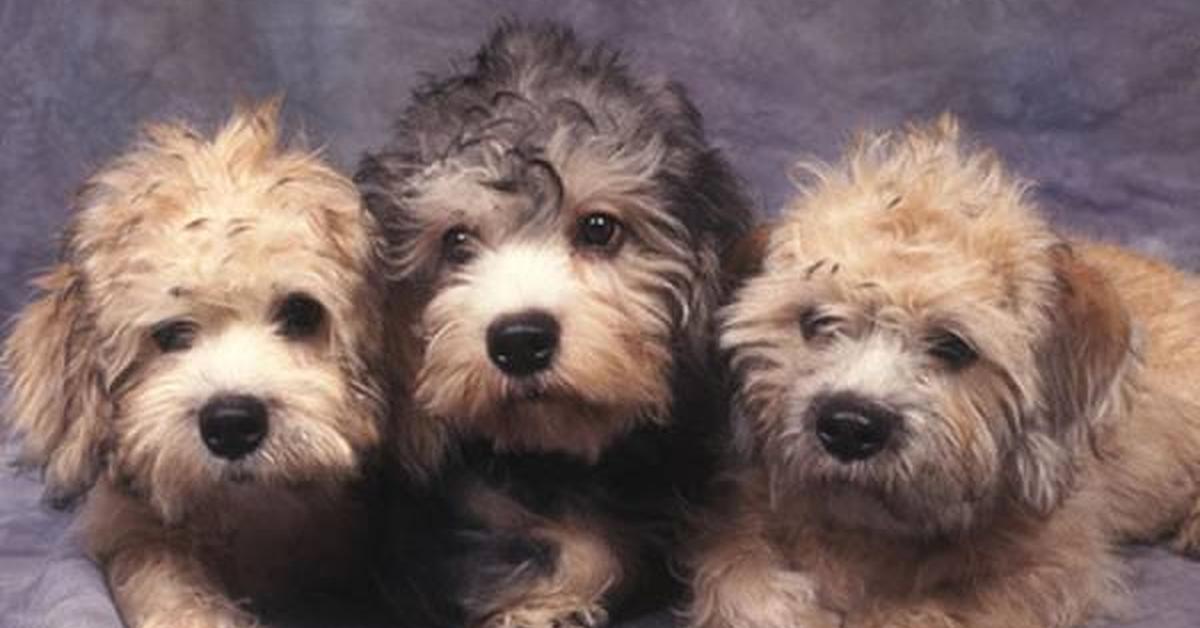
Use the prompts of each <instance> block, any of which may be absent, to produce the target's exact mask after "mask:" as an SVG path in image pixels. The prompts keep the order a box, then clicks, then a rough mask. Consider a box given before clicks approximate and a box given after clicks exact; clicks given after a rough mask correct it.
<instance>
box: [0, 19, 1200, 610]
mask: <svg viewBox="0 0 1200 628" xmlns="http://www.w3.org/2000/svg"><path fill="white" fill-rule="evenodd" d="M501 15H517V16H526V17H551V18H558V19H563V20H566V21H568V22H570V23H572V24H574V25H575V26H576V27H577V28H578V29H579V30H580V31H581V32H582V33H583V34H584V35H585V36H587V37H589V38H605V39H609V40H611V41H613V42H614V43H616V44H617V45H619V46H621V47H623V48H625V49H626V50H627V51H628V52H629V53H630V55H631V58H632V59H633V61H634V62H635V65H636V66H637V67H638V68H640V69H642V70H644V71H646V72H648V73H651V74H664V75H670V76H672V77H674V78H677V79H679V80H681V81H682V82H684V83H685V84H686V85H688V86H689V87H690V88H691V92H692V94H693V95H694V97H695V99H696V101H697V103H698V104H699V106H700V108H701V109H702V111H703V112H704V113H705V115H706V117H707V119H708V122H709V127H710V130H711V132H712V135H713V137H714V139H715V140H716V142H717V143H718V144H720V145H721V146H723V147H724V148H726V149H727V150H728V152H729V154H730V155H731V156H732V158H733V161H734V163H735V165H736V166H737V167H738V168H739V169H740V171H741V172H742V174H743V175H744V176H745V177H746V179H747V181H748V182H749V183H750V185H751V186H752V189H753V190H754V193H755V195H756V197H757V198H758V199H759V200H760V204H761V207H762V209H763V211H764V212H769V211H770V210H772V209H773V208H775V207H777V206H778V205H779V204H780V203H781V202H782V200H783V199H784V198H786V196H787V194H788V191H789V183H788V180H787V176H786V171H787V168H788V166H789V164H790V163H791V162H793V161H794V160H795V159H796V158H797V157H799V156H803V155H808V154H813V155H817V156H820V157H825V158H829V157H833V156H835V155H836V154H837V151H838V146H839V145H840V144H841V143H842V142H843V140H845V139H846V138H847V136H848V135H849V133H850V131H851V130H852V129H854V128H856V127H860V126H870V127H875V128H880V127H886V126H891V125H894V124H897V123H899V122H901V121H904V120H908V119H911V118H914V117H917V118H919V117H928V116H931V115H933V114H936V113H938V112H940V111H943V110H950V111H954V112H957V113H958V114H960V115H961V116H963V117H964V118H965V120H966V122H967V124H968V126H969V127H970V128H971V129H973V130H974V131H976V132H978V133H979V134H980V135H981V136H982V138H983V139H984V140H985V141H987V142H989V143H991V144H993V145H994V146H995V147H996V148H997V150H998V151H999V152H1000V153H1001V154H1002V155H1003V156H1004V157H1005V158H1006V159H1008V160H1009V161H1011V163H1012V164H1013V165H1014V166H1015V167H1016V168H1017V169H1018V170H1019V171H1020V172H1022V173H1024V174H1026V175H1028V176H1030V177H1033V178H1035V179H1037V180H1039V181H1040V182H1041V184H1040V186H1039V188H1038V194H1039V195H1040V197H1041V198H1042V200H1043V201H1044V203H1045V205H1046V207H1047V208H1048V209H1049V210H1050V211H1051V212H1053V215H1054V217H1055V219H1056V220H1057V221H1059V222H1060V223H1061V224H1063V225H1064V226H1069V227H1071V228H1074V229H1077V230H1081V231H1082V232H1084V233H1087V234H1092V235H1098V236H1104V237H1108V238H1112V239H1116V240H1119V241H1121V242H1124V243H1126V244H1129V245H1132V246H1135V247H1137V248H1139V249H1141V250H1144V251H1149V252H1152V253H1156V254H1160V255H1163V256H1165V257H1167V258H1170V259H1172V260H1174V261H1176V262H1178V263H1181V264H1183V265H1186V266H1188V267H1191V268H1196V267H1197V266H1200V3H1197V2H1196V0H1144V1H1141V2H1129V1H1127V0H1042V1H1038V2H1034V1H1032V0H909V1H906V2H897V1H895V0H865V1H845V2H836V1H835V0H763V1H759V2H734V1H731V0H699V1H692V2H684V1H674V2H653V1H650V0H642V1H630V0H622V1H615V2H602V1H599V0H596V1H588V0H538V1H534V2H515V1H504V2H483V1H480V2H445V1H443V0H404V1H400V0H397V1H388V0H356V1H351V2H322V1H320V0H312V1H299V0H290V1H289V0H278V1H257V2H238V1H233V0H230V1H228V2H218V1H215V0H186V1H185V0H178V1H173V2H167V1H155V0H125V1H119V0H105V1H100V0H96V1H91V2H81V1H80V2H71V1H67V0H0V316H3V317H5V318H7V317H8V316H9V315H11V313H13V312H14V311H15V309H16V308H17V307H18V306H19V305H20V304H21V303H23V302H24V300H25V298H26V297H27V294H28V292H27V289H26V287H25V283H26V280H27V279H28V278H29V277H30V276H31V275H32V273H33V272H34V271H35V269H37V268H39V267H43V266H45V265H46V264H48V263H49V262H50V260H51V259H52V258H53V254H54V250H55V246H54V243H53V239H52V238H53V234H54V233H55V232H56V231H57V229H58V228H59V227H61V226H62V224H63V223H64V221H65V219H66V215H67V207H68V199H69V197H70V194H71V191H72V190H73V188H74V187H75V186H76V185H77V184H78V183H79V182H80V181H81V180H82V179H83V177H84V176H85V175H86V173H88V172H89V171H91V170H92V169H94V168H95V167H96V166H97V165H98V164H99V163H101V162H102V161H103V160H104V159H106V158H108V157H110V156H112V155H113V154H114V153H116V152H118V151H119V150H120V149H121V148H122V147H123V146H124V145H126V143H127V142H128V141H129V138H130V137H131V135H132V133H133V130H134V129H135V128H136V124H137V122H138V121H139V120H142V119H154V118H160V119H161V118H168V117H178V116H182V117H186V118H189V119H192V120H197V121H200V122H210V123H211V122H214V121H216V120H219V119H220V118H222V117H223V116H225V115H226V113H227V112H228V110H229V107H230V103H231V102H232V101H233V100H234V99H235V98H238V97H260V96H263V95H268V94H272V93H275V92H279V91H282V92H285V93H286V94H287V96H288V101H287V102H288V106H287V113H288V118H289V120H290V122H291V123H292V125H293V128H297V127H303V128H305V129H306V130H307V134H308V136H309V137H310V138H312V140H313V141H314V142H315V143H321V144H325V145H327V146H328V154H329V155H330V156H331V157H332V158H333V159H334V160H335V161H336V162H337V163H339V164H340V165H342V166H344V167H350V166H352V165H353V163H354V161H355V160H356V159H357V156H358V155H359V154H360V152H361V151H362V150H363V149H364V148H367V147H374V146H378V145H379V144H381V142H382V137H381V135H382V134H383V133H384V132H385V131H386V129H387V128H388V125H389V121H390V120H391V119H392V117H393V116H394V115H395V114H396V113H397V112H398V111H399V110H400V109H401V107H402V106H403V104H404V102H405V98H406V95H407V94H408V92H409V91H410V90H411V89H412V88H413V87H414V86H415V85H416V84H417V83H418V81H419V78H420V75H421V74H422V73H423V72H431V71H432V72H436V71H442V70H444V69H446V68H447V67H448V66H449V63H450V61H449V60H450V59H452V58H461V57H462V56H463V55H464V54H465V53H467V52H469V51H471V50H472V49H473V48H474V46H475V45H476V44H477V42H478V41H479V40H480V38H481V37H482V36H483V35H484V33H485V32H486V31H487V29H488V28H489V27H490V26H491V25H492V24H493V22H494V20H495V19H496V18H497V17H498V16H501ZM37 492H38V489H37V487H36V483H35V481H34V479H32V478H28V477H16V476H10V475H8V474H2V477H0V625H4V626H46V627H50V626H53V627H63V626H97V627H105V626H115V625H116V617H115V614H114V613H113V610H112V608H111V605H110V604H109V602H108V600H107V597H106V594H105V591H104V586H103V584H102V582H101V580H100V579H99V577H98V573H97V571H96V569H95V568H94V567H93V566H92V565H90V564H89V563H88V562H87V561H86V560H84V559H82V558H81V557H80V554H79V550H78V548H77V545H75V544H74V543H72V541H71V537H70V533H69V528H68V524H67V521H68V516H67V515H64V514H62V513H54V512H50V511H47V510H43V509H41V508H40V507H39V506H38V505H37ZM1136 554H1137V557H1136V559H1134V560H1133V561H1132V565H1133V567H1134V579H1133V581H1134V583H1135V584H1136V587H1135V589H1136V594H1137V596H1136V598H1137V603H1136V606H1135V609H1134V610H1133V611H1132V612H1131V614H1130V616H1129V617H1128V618H1127V620H1126V621H1125V622H1124V623H1114V624H1111V626H1137V627H1140V628H1150V627H1155V628H1184V627H1194V626H1200V596H1198V595H1197V592H1200V565H1198V564H1195V563H1188V562H1186V561H1183V560H1181V559H1179V558H1175V557H1172V556H1169V555H1167V554H1165V553H1164V552H1161V551H1158V550H1152V551H1144V550H1143V551H1138V552H1136ZM665 623H666V622H665V620H664V619H663V618H662V617H659V618H658V619H657V620H653V619H652V620H648V621H646V622H643V623H641V624H640V628H649V627H650V626H653V625H665ZM1106 625H1109V624H1106Z"/></svg>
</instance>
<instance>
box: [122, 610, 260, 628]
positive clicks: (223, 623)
mask: <svg viewBox="0 0 1200 628" xmlns="http://www.w3.org/2000/svg"><path fill="white" fill-rule="evenodd" d="M130 625H131V627H132V628H262V626H263V625H262V624H261V623H260V622H259V621H258V620H257V619H255V617H254V616H253V615H250V614H249V613H246V612H244V611H241V610H240V609H237V608H232V607H224V606H222V607H203V608H192V609H182V610H179V611H178V612H167V613H158V614H155V615H152V616H150V617H146V618H145V619H144V620H142V621H131V622H130Z"/></svg>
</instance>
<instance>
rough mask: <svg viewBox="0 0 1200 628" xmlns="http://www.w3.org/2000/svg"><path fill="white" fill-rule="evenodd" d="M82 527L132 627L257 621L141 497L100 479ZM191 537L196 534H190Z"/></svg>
mask: <svg viewBox="0 0 1200 628" xmlns="http://www.w3.org/2000/svg"><path fill="white" fill-rule="evenodd" d="M84 526H85V530H86V532H87V535H88V546H89V549H90V551H91V553H92V555H93V556H94V557H95V558H96V559H97V561H98V562H100V563H101V564H102V565H103V566H104V570H105V575H106V576H107V580H108V586H109V588H110V590H111V591H112V595H113V597H114V598H115V600H116V604H117V608H118V610H119V611H120V613H121V617H122V619H124V621H125V624H126V625H128V626H130V627H131V628H167V627H171V628H246V627H250V626H256V625H258V624H257V622H256V621H255V619H254V618H253V616H251V615H250V614H249V613H247V612H246V611H244V610H242V609H241V608H239V607H238V605H237V604H236V603H235V602H234V601H233V600H231V599H230V598H229V596H228V595H227V594H226V593H225V591H224V587H222V586H221V584H220V583H219V582H218V579H217V577H216V576H215V574H213V573H211V570H210V569H209V568H208V567H207V566H206V565H204V564H203V563H202V562H201V561H200V560H198V559H197V558H196V557H195V555H194V549H195V548H194V547H193V545H192V543H189V542H188V539H187V538H186V537H185V535H184V534H182V533H180V532H175V531H172V530H170V529H168V528H165V527H164V526H163V524H162V523H161V522H160V521H159V520H158V519H157V518H156V517H154V516H153V514H152V513H150V511H149V510H148V508H147V507H146V506H145V505H144V504H143V503H141V502H139V501H137V500H134V499H131V498H129V497H127V496H125V495H123V494H121V493H120V492H119V491H116V490H114V489H113V488H112V487H111V486H109V485H108V484H107V483H106V482H101V483H100V484H99V485H97V486H96V488H95V489H93V493H92V494H91V495H90V496H89V497H88V502H87V511H86V512H85V513H84ZM193 541H194V539H193Z"/></svg>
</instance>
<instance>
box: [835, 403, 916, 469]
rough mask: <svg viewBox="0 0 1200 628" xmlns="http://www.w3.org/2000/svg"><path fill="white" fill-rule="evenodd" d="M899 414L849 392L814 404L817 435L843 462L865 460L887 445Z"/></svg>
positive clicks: (897, 421) (898, 419)
mask: <svg viewBox="0 0 1200 628" xmlns="http://www.w3.org/2000/svg"><path fill="white" fill-rule="evenodd" d="M899 421H900V417H899V416H898V415H897V414H896V413H894V412H892V411H891V410H888V409H887V408H883V407H881V406H879V405H876V404H873V403H871V402H869V401H866V400H863V399H858V398H855V397H852V396H842V395H838V396H834V397H829V398H828V399H826V400H824V401H822V402H820V404H819V405H818V407H817V438H818V439H819V440H820V441H821V446H822V447H824V448H825V451H828V452H829V453H830V454H832V455H833V457H834V458H837V459H838V460H841V461H842V462H853V461H856V460H866V459H867V458H870V457H871V456H874V455H875V454H877V453H879V452H880V451H882V450H883V448H884V447H885V446H887V443H888V440H889V439H890V438H891V436H892V431H893V430H894V429H895V427H896V425H897V424H898V423H899Z"/></svg>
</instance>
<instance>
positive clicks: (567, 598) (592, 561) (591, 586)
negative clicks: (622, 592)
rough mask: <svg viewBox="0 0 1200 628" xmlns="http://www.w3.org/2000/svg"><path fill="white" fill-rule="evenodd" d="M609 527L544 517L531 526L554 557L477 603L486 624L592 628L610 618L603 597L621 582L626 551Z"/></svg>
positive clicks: (496, 627)
mask: <svg viewBox="0 0 1200 628" xmlns="http://www.w3.org/2000/svg"><path fill="white" fill-rule="evenodd" d="M606 532H607V531H606V530H604V529H602V528H600V527H599V526H597V525H595V524H594V523H591V522H588V523H584V522H581V521H570V520H567V521H561V522H543V523H542V524H541V525H540V526H538V527H536V528H534V529H532V530H530V531H529V534H530V536H531V537H532V539H533V542H535V543H537V544H539V545H542V546H544V547H549V548H552V553H553V555H554V559H553V561H552V562H551V563H550V564H549V565H548V566H547V568H546V569H545V570H544V571H537V570H535V571H534V572H533V573H526V574H523V575H520V576H518V577H515V578H512V579H510V580H509V581H508V582H506V583H504V584H503V585H501V586H499V587H495V588H493V589H492V591H491V592H490V593H489V594H488V595H487V598H488V599H485V600H480V602H481V603H476V604H472V606H474V607H475V608H474V609H472V610H473V612H472V615H474V616H475V617H478V620H477V621H476V622H475V623H476V625H479V626H483V627H486V628H593V627H597V626H604V625H606V624H607V623H608V612H607V611H606V610H605V607H604V603H605V601H606V598H607V597H608V595H609V594H610V593H612V592H613V591H615V590H616V589H618V588H619V587H620V586H621V585H622V584H623V580H624V576H625V572H626V569H627V567H626V563H625V561H626V560H627V558H626V553H625V552H624V551H623V550H622V548H621V547H620V546H619V545H618V544H617V543H616V542H615V541H614V539H612V538H611V536H610V535H609V534H607V533H606Z"/></svg>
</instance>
